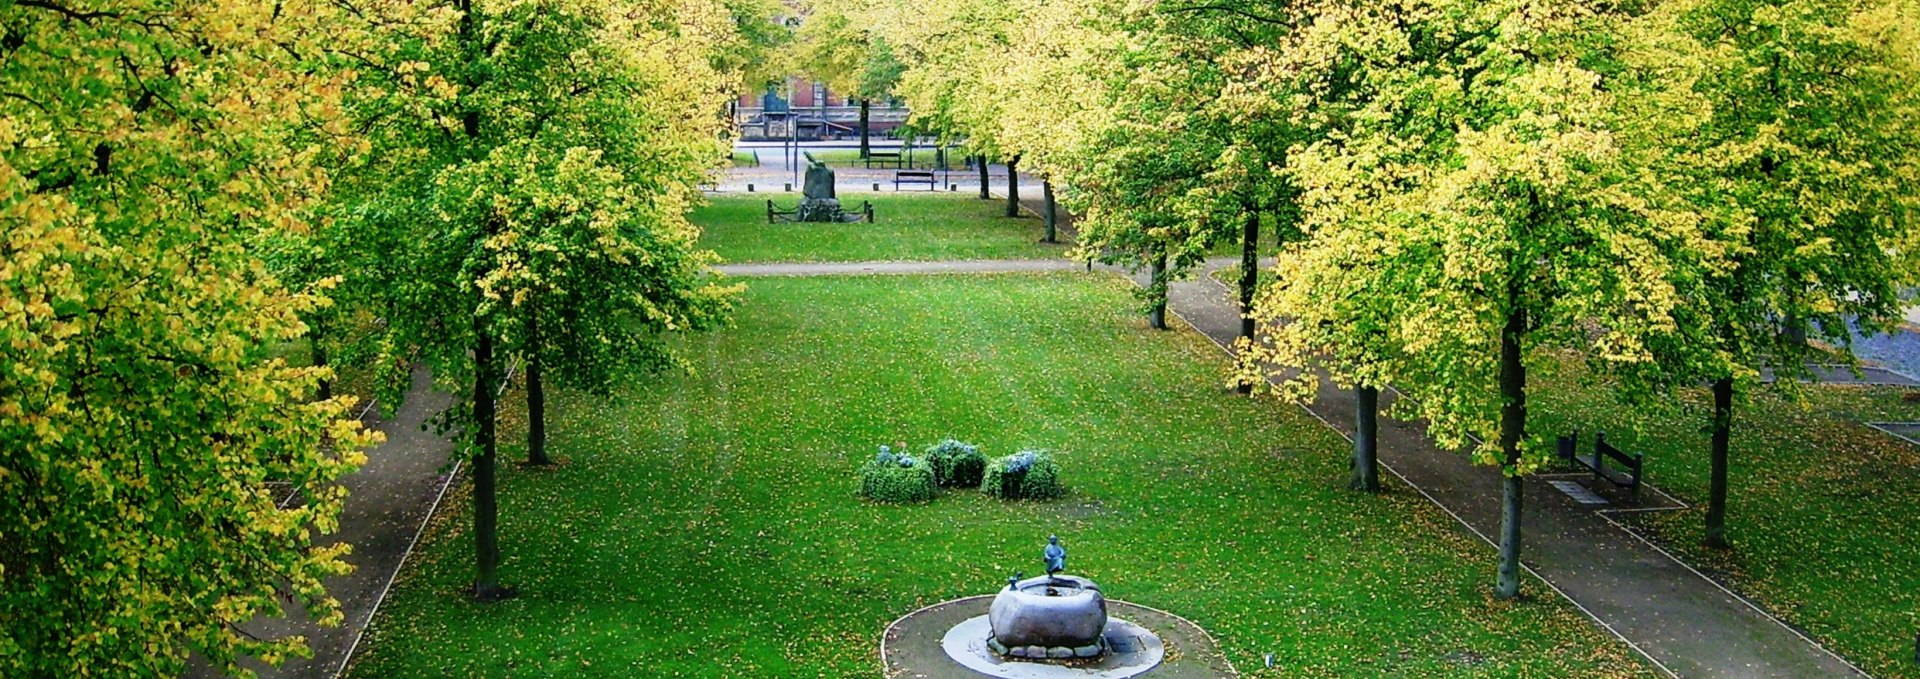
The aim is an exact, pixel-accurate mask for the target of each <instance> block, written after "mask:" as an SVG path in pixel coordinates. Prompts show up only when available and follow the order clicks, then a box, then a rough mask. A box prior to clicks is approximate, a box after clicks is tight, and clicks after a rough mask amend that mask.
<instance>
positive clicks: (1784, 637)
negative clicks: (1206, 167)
mask: <svg viewBox="0 0 1920 679" xmlns="http://www.w3.org/2000/svg"><path fill="white" fill-rule="evenodd" d="M1231 263H1232V262H1231V261H1230V260H1215V261H1210V262H1208V265H1207V270H1208V271H1211V270H1213V269H1217V268H1220V267H1222V266H1225V265H1228V264H1231ZM1168 295H1169V297H1170V302H1169V306H1170V307H1171V308H1172V310H1173V311H1174V313H1176V314H1178V315H1179V316H1180V317H1181V318H1183V319H1185V320H1186V321H1187V323H1188V324H1189V325H1192V326H1193V328H1194V329H1195V330H1198V331H1200V332H1201V334H1204V335H1206V336H1207V337H1209V338H1212V339H1213V340H1214V341H1215V342H1217V343H1220V344H1221V345H1222V348H1223V349H1225V348H1226V347H1227V346H1230V345H1231V343H1232V341H1233V339H1234V338H1235V337H1236V336H1237V335H1238V334H1239V331H1240V315H1239V313H1238V310H1237V308H1236V307H1235V306H1234V304H1232V302H1231V300H1229V298H1228V295H1229V291H1228V290H1227V288H1226V287H1225V286H1223V285H1220V284H1219V283H1217V282H1215V281H1214V280H1213V279H1212V278H1211V277H1209V276H1207V275H1205V272H1202V274H1201V275H1198V276H1196V277H1195V278H1194V279H1193V280H1187V281H1181V282H1176V283H1174V284H1173V285H1172V286H1171V288H1170V290H1169V292H1168ZM1397 396H1398V394H1397V393H1394V392H1390V391H1389V392H1387V393H1382V394H1381V399H1380V400H1381V403H1380V406H1381V409H1382V411H1385V410H1386V409H1387V408H1388V407H1390V406H1391V405H1392V402H1393V399H1394V398H1395V397H1397ZM1306 408H1307V410H1308V411H1309V412H1311V413H1313V414H1314V416H1316V417H1318V418H1319V419H1320V420H1321V421H1323V422H1326V423H1327V425H1328V426H1330V427H1333V428H1334V429H1335V430H1337V431H1339V432H1340V433H1341V435H1343V436H1348V437H1351V436H1352V435H1353V412H1354V400H1353V392H1352V391H1350V390H1345V389H1339V388H1337V387H1335V386H1333V385H1332V384H1331V383H1330V382H1327V381H1323V382H1322V383H1321V389H1320V392H1319V394H1318V395H1317V396H1316V398H1315V400H1314V402H1313V403H1312V404H1310V405H1308V406H1306ZM1379 436H1380V453H1379V454H1380V461H1381V463H1382V464H1383V465H1385V466H1386V467H1387V468H1388V469H1389V470H1390V471H1391V472H1392V473H1393V474H1394V475H1396V476H1398V477H1400V478H1401V479H1402V480H1404V481H1406V482H1407V484H1408V485H1411V486H1413V487H1414V488H1415V489H1417V490H1418V491H1419V492H1420V493H1421V494H1422V495H1425V496H1426V497H1427V498H1428V499H1430V500H1432V501H1433V502H1434V503H1435V504H1438V505H1440V506H1441V508H1443V509H1445V510H1446V511H1447V512H1448V513H1449V514H1452V515H1453V516H1454V517H1455V518H1456V519H1458V520H1459V521H1460V522H1461V523H1462V524H1464V525H1466V527H1467V528H1468V529H1469V530H1471V531H1473V532H1474V534H1475V535H1478V536H1479V537H1480V538H1481V539H1483V540H1486V541H1487V543H1488V545H1489V546H1492V545H1493V544H1494V542H1493V541H1492V540H1491V539H1489V536H1491V535H1494V534H1496V533H1497V532H1498V530H1499V526H1500V473H1499V471H1498V470H1497V469H1495V468H1492V467H1484V466H1479V465H1475V464H1473V463H1472V462H1471V461H1470V460H1468V459H1467V456H1466V455H1463V454H1459V453H1454V452H1450V451H1445V450H1441V449H1439V448H1438V447H1436V446H1435V445H1434V444H1433V442H1432V441H1431V439H1429V438H1428V437H1427V436H1426V427H1425V425H1424V424H1421V423H1417V422H1403V421H1398V420H1393V419H1390V418H1385V417H1383V418H1381V420H1380V432H1379ZM1548 481H1549V480H1548V479H1544V478H1532V479H1529V482H1528V483H1527V484H1526V514H1525V524H1524V526H1525V530H1524V536H1525V538H1524V539H1525V542H1524V545H1525V546H1524V549H1523V552H1522V555H1523V560H1524V561H1525V562H1526V564H1527V566H1528V567H1529V569H1530V570H1532V571H1533V572H1534V574H1536V575H1538V576H1539V577H1540V578H1541V579H1542V580H1545V581H1546V582H1547V583H1549V584H1550V585H1551V586H1552V587H1553V588H1554V589H1555V590H1556V591H1557V592H1558V593H1559V594H1561V595H1562V596H1565V597H1566V598H1567V599H1569V600H1571V601H1572V602H1573V603H1574V604H1575V605H1576V606H1579V607H1580V608H1581V609H1582V610H1584V611H1585V612H1586V613H1587V614H1588V615H1590V616H1593V618H1594V620H1595V621H1596V622H1598V623H1600V625H1601V626H1602V627H1604V628H1606V629H1607V630H1608V631H1611V632H1613V633H1614V634H1616V635H1618V636H1619V637H1620V638H1622V639H1623V640H1625V641H1626V642H1627V643H1628V644H1629V645H1631V646H1633V647H1634V648H1635V649H1636V650H1638V651H1640V653H1641V654H1643V655H1645V656H1646V657H1648V658H1649V659H1650V660H1652V661H1653V663H1654V664H1655V665H1656V666H1659V667H1660V668H1662V669H1664V670H1666V671H1667V672H1668V673H1670V674H1673V675H1675V676H1680V677H1754V678H1760V677H1843V676H1862V675H1864V673H1862V672H1860V671H1859V670H1858V669H1857V668H1855V667H1853V666H1852V665H1851V664H1849V663H1847V662H1846V661H1845V660H1842V659H1841V658H1839V657H1838V656H1836V655H1834V654H1833V653H1831V652H1829V651H1827V650H1826V649H1825V648H1823V647H1821V646H1820V645H1819V644H1817V643H1815V642H1814V641H1812V640H1811V639H1808V638H1806V637H1805V636H1803V635H1801V634H1800V633H1799V632H1797V631H1795V630H1793V629H1792V628H1790V627H1788V626H1787V625H1786V624H1785V623H1783V622H1781V621H1779V620H1777V619H1775V618H1773V617H1772V616H1771V615H1769V614H1767V613H1765V612H1763V611H1762V610H1761V609H1760V608H1759V607H1757V606H1755V605H1753V604H1752V603H1751V602H1749V601H1747V600H1746V599H1744V598H1742V597H1739V596H1738V595H1735V594H1734V593H1732V592H1730V591H1728V590H1727V589H1725V588H1724V587H1721V586H1720V585H1719V584H1718V583H1715V582H1713V581H1712V580H1710V579H1708V578H1707V577H1706V576H1704V575H1702V574H1700V572H1698V571H1696V570H1694V569H1693V568H1692V567H1690V566H1688V565H1686V564H1684V563H1681V562H1680V561H1678V560H1677V559H1675V558H1674V557H1673V556H1672V555H1671V554H1668V553H1667V552H1666V551H1665V550H1662V549H1660V548H1659V547H1658V546H1656V545H1654V544H1652V543H1651V542H1648V541H1646V540H1644V539H1642V538H1640V537H1639V536H1638V535H1635V534H1634V533H1632V532H1631V531H1629V530H1627V529H1626V528H1625V527H1624V526H1621V525H1620V524H1618V523H1616V522H1614V521H1613V520H1612V519H1611V518H1609V517H1608V516H1607V515H1606V514H1604V513H1601V512H1600V511H1596V510H1595V509H1593V508H1591V507H1587V506H1583V505H1581V504H1579V503H1577V502H1575V501H1574V500H1573V499H1572V498H1571V497H1569V496H1567V495H1566V494H1565V493H1562V492H1560V491H1559V490H1558V489H1556V488H1554V487H1553V486H1551V485H1549V483H1548ZM1649 492H1651V491H1649ZM1492 579H1493V561H1492V560H1491V559H1489V560H1488V561H1487V580H1488V582H1489V583H1491V582H1492ZM1538 594H1539V593H1538V592H1535V595H1538Z"/></svg>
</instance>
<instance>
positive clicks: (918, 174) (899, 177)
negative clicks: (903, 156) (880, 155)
mask: <svg viewBox="0 0 1920 679" xmlns="http://www.w3.org/2000/svg"><path fill="white" fill-rule="evenodd" d="M902 183H907V184H926V185H927V190H928V191H938V190H940V189H939V188H937V187H936V186H935V182H934V177H933V171H931V170H901V171H899V172H895V173H893V190H895V191H899V190H900V184H902Z"/></svg>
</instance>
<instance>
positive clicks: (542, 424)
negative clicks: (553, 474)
mask: <svg viewBox="0 0 1920 679" xmlns="http://www.w3.org/2000/svg"><path fill="white" fill-rule="evenodd" d="M527 343H528V345H529V346H530V347H531V348H530V349H529V350H528V351H527V464H530V465H542V466H544V465H550V464H553V460H552V459H549V458H548V457H547V389H546V385H544V384H542V383H541V381H540V322H539V320H538V319H536V318H533V315H532V314H528V318H527Z"/></svg>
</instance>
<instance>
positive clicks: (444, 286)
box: [347, 0, 748, 600]
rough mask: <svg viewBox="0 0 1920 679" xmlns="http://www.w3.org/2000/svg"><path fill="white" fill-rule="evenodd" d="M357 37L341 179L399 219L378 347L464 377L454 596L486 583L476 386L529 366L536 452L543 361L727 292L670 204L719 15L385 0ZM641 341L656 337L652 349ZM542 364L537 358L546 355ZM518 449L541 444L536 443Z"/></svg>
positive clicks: (578, 356)
mask: <svg viewBox="0 0 1920 679" xmlns="http://www.w3.org/2000/svg"><path fill="white" fill-rule="evenodd" d="M386 9H388V10H389V12H390V15H394V16H402V17H405V18H406V20H389V21H385V22H384V23H381V24H379V25H377V26H375V30H376V31H377V32H379V34H380V36H381V38H380V39H379V40H377V41H375V42H373V43H371V44H369V45H368V46H367V49H368V50H369V52H368V53H365V54H358V55H356V56H357V57H358V58H359V60H360V61H361V62H362V63H363V64H364V65H365V70H366V75H365V80H366V83H365V85H364V86H363V90H362V91H361V92H360V94H362V95H363V96H362V98H360V99H359V100H357V101H356V102H355V104H356V107H357V110H359V111H360V112H361V113H362V115H363V116H364V122H363V123H362V124H363V125H364V126H366V127H367V129H369V130H370V136H371V137H373V139H374V145H375V148H376V149H377V150H378V151H377V152H376V153H374V154H372V155H371V156H370V162H369V164H368V165H367V166H365V167H363V168H359V169H360V171H361V172H360V174H361V176H360V181H359V183H358V184H357V185H356V186H354V187H353V190H352V191H351V192H350V194H351V195H350V196H349V197H348V198H347V200H348V201H349V204H350V205H352V206H354V207H353V209H354V212H355V214H358V215H360V216H362V217H363V218H365V219H368V220H370V221H372V222H373V224H374V228H378V229H385V230H390V231H396V232H400V233H405V234H407V236H406V237H405V238H404V239H401V240H400V241H399V242H400V243H403V244H404V247H402V248H401V249H400V250H398V251H396V252H394V253H392V254H391V258H392V259H394V260H396V261H398V262H401V264H400V265H399V266H398V267H397V268H398V271H397V274H396V278H395V279H394V280H393V281H391V287H392V291H391V292H390V293H389V294H391V295H393V297H394V302H393V304H392V307H393V309H394V314H393V316H392V317H391V318H389V319H388V326H387V328H388V338H389V339H388V340H387V342H386V346H387V347H389V349H390V351H391V352H394V353H395V354H397V356H391V357H388V358H386V359H384V360H383V363H387V364H395V363H404V362H406V361H408V360H410V357H415V356H417V357H419V358H422V359H425V360H426V361H428V362H429V363H430V364H432V365H433V366H434V367H435V373H436V375H437V376H440V377H441V378H442V379H446V378H449V377H454V378H457V379H458V380H459V381H460V382H461V383H464V384H467V385H470V389H468V390H467V391H468V392H469V393H470V396H469V397H468V398H467V400H466V403H465V405H464V407H463V408H461V409H460V410H459V411H457V412H455V413H453V415H454V417H453V419H452V420H451V421H452V422H453V423H456V424H460V425H463V427H464V430H465V432H466V436H467V437H469V439H470V441H471V447H470V450H471V454H472V461H473V465H472V467H471V469H472V474H473V479H474V511H475V517H474V527H475V530H474V533H475V550H476V562H477V566H478V567H477V575H476V577H475V581H474V586H473V594H474V596H475V597H476V598H479V599H482V600H491V599H497V598H502V597H505V596H510V595H511V594H512V591H511V590H510V589H509V588H506V587H503V586H502V585H501V584H500V580H499V577H498V573H497V569H498V564H499V547H498V534H497V522H498V517H497V511H498V510H497V501H496V489H495V458H496V454H497V441H496V435H495V426H494V420H495V403H494V399H495V394H496V393H497V392H498V390H499V383H500V380H501V378H502V377H503V371H504V365H503V362H504V359H506V358H508V357H518V358H520V359H521V360H522V361H523V362H524V363H525V365H526V367H527V373H526V375H527V377H528V393H529V395H530V398H532V401H531V402H530V404H529V405H530V410H531V411H532V412H530V415H531V416H532V417H533V418H534V419H535V420H536V421H538V422H540V424H535V425H533V426H531V427H530V435H531V436H532V437H533V438H532V439H531V440H530V442H529V443H530V445H529V448H530V453H531V454H534V455H544V445H543V439H542V436H543V434H544V407H543V406H544V404H543V403H542V399H541V395H542V394H543V393H544V387H543V385H542V384H541V380H542V379H544V377H545V374H546V371H547V370H548V369H549V368H552V369H555V374H556V375H557V376H559V377H562V378H563V379H565V380H577V381H578V382H580V383H583V384H586V385H587V386H590V387H591V386H597V385H603V384H605V383H606V381H608V380H610V379H611V375H613V374H615V372H616V371H617V370H619V369H622V368H626V367H632V366H633V365H635V364H643V365H651V364H655V363H658V362H660V361H661V358H660V356H659V355H658V351H659V348H660V347H661V345H660V344H658V343H657V342H656V341H654V340H652V339H650V338H651V337H652V336H653V335H655V334H657V333H659V332H661V331H664V330H675V329H683V328H692V327H703V326H705V325H708V324H710V323H711V321H712V320H713V319H714V318H717V317H718V314H719V313H721V312H723V311H724V308H725V300H726V298H727V291H726V290H725V289H723V288H721V287H719V286H718V285H717V284H715V283H714V282H713V281H711V280H709V278H708V276H707V275H706V274H705V267H704V262H705V261H706V259H705V258H704V257H703V256H701V255H699V254H698V253H696V252H695V251H694V250H693V249H692V243H693V240H694V239H693V236H692V233H693V231H692V227H691V226H689V225H688V224H687V223H686V222H685V219H684V212H685V210H686V209H687V207H688V206H689V205H690V204H691V201H692V200H694V198H695V196H696V193H695V190H694V188H693V187H694V185H695V183H697V182H698V181H699V180H700V179H701V178H703V177H704V174H703V173H704V171H705V170H707V169H709V168H710V167H711V166H712V164H713V159H715V158H719V157H721V155H722V151H723V150H724V145H723V143H722V142H721V141H720V132H721V129H722V126H723V125H724V124H725V121H724V119H723V118H721V112H722V111H723V104H724V102H725V101H726V99H727V97H728V95H729V93H731V92H733V91H735V88H736V87H737V81H736V80H735V79H734V78H735V76H733V75H730V74H729V73H727V72H724V71H723V70H722V68H723V67H725V66H726V65H727V64H739V63H743V62H745V61H748V60H747V59H743V58H741V56H740V55H741V54H742V53H743V52H742V49H744V48H742V46H741V45H740V44H739V41H740V38H739V35H740V34H739V32H738V30H739V27H738V23H737V22H738V20H739V17H738V16H737V15H735V14H734V13H733V12H731V11H730V10H729V6H728V5H726V4H724V3H721V2H710V1H708V0H658V1H656V2H621V1H610V0H597V1H596V0H542V1H538V2H508V1H505V0H502V1H499V2H491V1H488V0H455V1H452V2H447V3H441V4H434V5H429V6H424V7H423V6H421V5H417V4H413V3H404V2H400V1H399V0H391V2H390V6H389V7H387V8H386ZM649 351H652V352H654V353H652V354H650V353H648V352H649ZM556 360H558V361H560V362H559V363H557V364H553V363H550V362H552V361H556ZM534 461H536V462H539V461H542V460H541V459H539V458H536V459H535V460H534Z"/></svg>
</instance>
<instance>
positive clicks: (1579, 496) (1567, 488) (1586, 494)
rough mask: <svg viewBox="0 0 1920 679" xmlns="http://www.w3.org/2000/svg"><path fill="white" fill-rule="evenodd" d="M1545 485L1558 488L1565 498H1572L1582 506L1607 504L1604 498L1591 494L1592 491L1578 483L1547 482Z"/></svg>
mask: <svg viewBox="0 0 1920 679" xmlns="http://www.w3.org/2000/svg"><path fill="white" fill-rule="evenodd" d="M1547 483H1549V484H1552V485H1553V487H1555V488H1559V489H1560V492H1562V493H1566V494H1567V497H1570V498H1573V501H1574V502H1578V503H1580V504H1583V505H1604V504H1608V502H1607V499H1606V498H1604V497H1600V496H1598V495H1595V494H1593V491H1591V490H1587V487H1586V486H1582V485H1580V482H1579V481H1548V482H1547Z"/></svg>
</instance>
